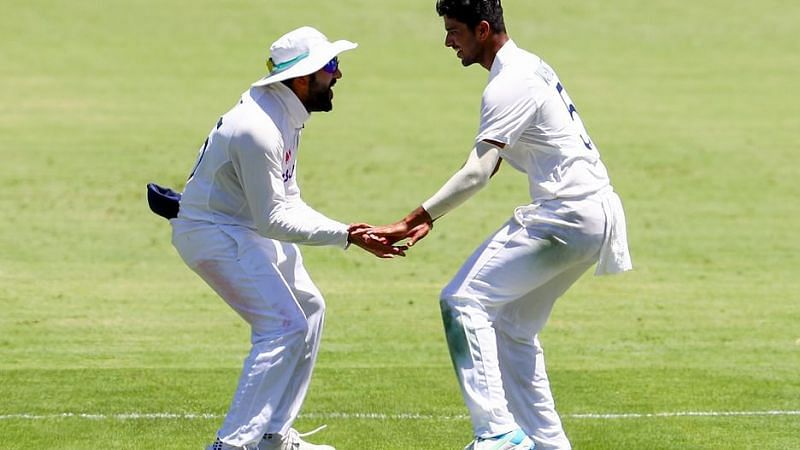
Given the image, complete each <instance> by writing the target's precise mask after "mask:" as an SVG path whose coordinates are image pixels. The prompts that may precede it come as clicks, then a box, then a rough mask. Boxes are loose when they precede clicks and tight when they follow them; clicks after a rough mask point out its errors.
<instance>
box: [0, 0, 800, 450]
mask: <svg viewBox="0 0 800 450" xmlns="http://www.w3.org/2000/svg"><path fill="white" fill-rule="evenodd" d="M433 3H434V2H433V1H432V0H431V1H424V2H373V1H366V0H362V1H357V0H347V1H339V2H322V1H305V2H294V4H292V3H278V2H271V1H245V0H228V1H222V2H211V1H195V2H188V1H185V0H163V1H158V2H156V1H152V0H143V1H137V2H125V1H119V0H110V1H105V2H99V1H95V2H92V1H78V0H76V1H70V2H67V1H57V0H47V1H44V0H32V1H26V2H12V3H10V4H7V5H4V7H3V14H2V15H0V156H1V157H2V158H0V161H2V162H1V163H0V183H2V189H1V190H0V211H2V214H1V215H0V217H2V220H1V221H0V302H2V313H0V398H2V400H0V436H2V442H0V447H2V448H4V449H6V448H8V449H33V448H57V449H89V448H97V447H102V448H115V449H149V448H160V449H188V448H202V446H203V445H204V444H205V443H207V442H208V441H210V440H211V438H212V436H213V433H214V431H215V429H216V427H217V425H218V423H219V421H220V419H219V418H210V419H202V418H198V419H179V418H174V419H128V420H120V419H114V418H107V419H95V420H90V419H85V418H78V417H64V418H54V417H53V415H58V414H62V413H76V414H78V413H87V414H100V415H107V416H113V415H115V414H127V413H139V414H159V413H175V414H215V415H221V414H223V413H224V411H225V410H226V408H227V404H228V401H229V399H230V396H231V394H232V392H233V389H234V387H235V383H236V378H237V376H238V373H239V369H240V365H241V361H242V359H243V358H244V357H245V355H246V352H247V349H248V345H247V340H248V332H247V329H246V327H245V326H244V325H243V324H242V322H241V321H240V320H239V319H238V318H237V317H236V316H235V315H234V313H233V312H231V311H230V310H229V309H228V308H227V307H226V306H225V305H224V304H223V303H222V301H220V300H219V299H217V298H216V297H215V296H214V295H213V294H212V293H211V292H210V290H209V289H208V288H207V287H206V286H205V285H204V284H203V283H202V282H201V281H200V280H199V279H198V278H196V277H195V276H194V275H193V274H192V273H190V272H189V270H188V269H187V268H186V267H185V266H184V265H183V263H182V262H181V261H180V260H179V258H178V257H177V255H176V254H175V252H174V250H173V249H172V248H171V247H170V244H169V228H168V226H167V224H166V223H165V222H163V221H162V220H161V219H159V218H157V217H155V216H153V215H151V214H150V213H149V211H148V210H147V207H146V204H145V201H144V184H145V183H146V182H148V181H151V180H156V181H159V182H163V183H165V184H171V185H172V186H174V187H177V188H181V187H182V185H183V184H182V183H183V180H184V179H185V177H186V174H187V173H188V171H189V170H190V167H191V165H192V163H193V161H194V157H195V154H196V151H197V148H199V146H200V144H201V143H202V141H203V139H204V138H205V136H206V134H207V132H208V130H209V129H210V128H211V126H212V125H213V124H214V123H215V121H216V118H217V117H218V116H219V115H220V114H221V113H223V112H224V111H226V110H227V109H228V108H229V107H230V106H231V105H233V103H234V102H235V101H236V98H237V97H238V95H239V94H240V93H241V92H242V91H243V90H244V89H245V88H246V86H247V85H248V83H249V82H251V81H252V80H255V79H256V78H258V77H259V76H260V75H261V73H262V67H263V59H264V57H265V52H266V49H267V47H268V45H269V43H270V42H272V41H273V40H274V39H275V38H276V37H277V36H279V35H280V34H282V33H283V32H285V31H288V30H289V29H291V28H294V27H297V26H300V25H304V24H310V25H314V26H317V27H318V28H320V29H321V30H322V31H323V32H325V33H326V34H327V35H328V36H329V37H331V38H348V39H351V40H354V41H357V42H359V43H360V44H361V45H360V47H359V49H358V50H356V51H354V52H349V53H347V54H345V55H344V56H343V58H342V70H343V73H344V78H343V79H342V80H341V82H340V83H339V84H338V85H337V87H336V99H335V111H334V112H333V113H332V114H315V115H314V117H313V118H312V119H311V121H310V122H309V123H308V125H307V127H306V131H305V134H304V141H303V146H302V157H301V163H300V166H299V167H300V170H299V177H300V183H301V185H302V186H303V192H304V197H305V198H306V200H307V201H308V202H309V203H310V204H312V205H313V206H315V207H317V208H318V209H320V210H321V211H323V212H325V213H326V214H329V215H330V216H332V217H335V218H338V219H340V220H343V221H356V220H359V221H360V220H364V221H369V222H375V223H381V222H387V221H390V220H395V219H396V218H398V217H400V216H402V215H403V214H405V213H406V212H407V211H408V210H409V209H411V208H413V207H415V206H416V205H417V204H418V203H419V202H420V201H422V200H424V199H425V198H427V196H428V195H430V194H431V193H432V192H433V191H434V190H435V189H436V188H437V187H438V186H439V185H440V184H441V183H442V182H443V181H444V180H445V179H446V178H447V177H448V176H449V175H450V174H451V173H452V171H453V170H455V169H456V168H457V167H458V166H459V165H460V163H461V161H462V160H463V158H464V157H465V155H466V152H467V151H468V150H469V147H470V145H471V142H472V137H473V135H474V132H475V128H476V125H477V110H478V104H479V96H480V92H481V90H482V88H483V86H484V83H485V79H486V72H485V71H483V70H482V69H480V68H477V67H472V68H469V69H464V68H462V67H461V66H460V64H459V62H458V60H457V59H456V58H455V56H454V55H453V52H452V51H451V50H449V49H446V48H444V46H443V45H442V42H443V38H444V32H443V30H442V25H441V20H440V19H439V18H438V17H437V16H436V15H435V12H434V10H433ZM504 3H505V5H504V6H505V9H506V20H507V25H508V27H509V31H510V34H511V36H512V37H513V38H514V39H515V40H516V41H517V43H518V44H519V45H520V46H522V47H523V48H526V49H528V50H531V51H533V52H535V53H537V54H539V55H540V56H542V57H544V58H545V59H546V60H548V61H549V62H550V63H551V65H553V66H554V67H555V68H556V70H557V71H558V72H559V74H560V76H561V78H562V81H563V82H564V84H565V85H566V86H567V88H568V89H569V91H570V94H571V96H572V97H573V99H575V101H576V104H577V106H578V109H579V111H580V113H581V116H582V118H583V119H584V121H585V123H586V124H587V128H588V129H589V132H590V133H591V135H592V138H593V140H594V141H595V142H596V143H597V144H598V145H599V147H600V149H601V152H602V154H603V158H604V160H605V162H606V164H607V166H608V167H609V170H610V172H611V175H612V180H613V182H614V185H615V187H616V189H617V191H619V192H620V193H621V195H622V198H623V200H624V202H625V206H626V210H627V213H628V220H629V223H628V224H629V233H630V240H631V247H632V251H633V256H634V263H635V265H636V270H635V271H634V272H632V273H629V274H626V275H623V276H619V277H610V278H594V277H591V276H589V275H587V276H586V277H584V279H582V280H581V281H580V282H579V283H578V284H577V285H576V286H575V287H574V288H573V289H572V290H571V291H570V292H568V294H567V295H566V296H565V297H564V298H563V299H561V300H560V301H559V303H558V304H557V307H556V309H555V311H554V313H553V316H552V318H551V321H550V323H549V324H548V327H547V328H546V330H545V332H544V333H543V334H542V340H543V343H544V346H545V349H546V352H547V355H548V369H549V373H550V376H551V381H552V384H553V390H554V393H555V396H556V402H557V406H558V408H559V411H560V412H561V413H562V415H563V416H564V423H565V427H566V430H567V433H568V434H569V436H570V438H571V439H572V441H573V444H574V446H575V448H576V449H667V448H677V447H680V448H691V449H709V450H711V449H733V448H759V449H776V450H777V449H794V448H800V438H799V437H798V436H800V416H796V415H794V416H793V415H782V416H774V417H773V416H734V417H727V416H721V417H720V416H712V417H643V418H638V419H597V418H595V419H588V418H582V417H581V416H580V415H581V414H603V413H642V414H647V413H661V412H667V413H669V412H682V411H797V410H800V327H798V323H800V306H798V300H800V298H798V297H800V295H799V293H800V281H798V280H799V278H800V277H798V267H800V257H798V254H800V244H798V242H800V240H798V239H797V234H796V228H797V224H798V223H799V221H800V207H798V205H799V204H800V203H798V201H797V195H798V193H800V191H798V188H797V180H798V175H800V169H798V166H797V162H796V153H797V150H798V147H800V145H799V144H800V138H798V134H797V130H798V129H800V107H798V105H797V98H798V95H800V90H799V89H798V85H797V80H798V79H800V62H798V59H797V55H798V54H800V41H798V40H797V36H796V34H797V33H796V24H797V23H798V20H800V7H799V6H798V4H797V3H796V2H791V1H785V0H765V1H764V2H759V3H758V4H756V3H752V2H733V3H731V2H722V1H719V0H711V1H707V2H701V3H698V2H691V3H689V2H685V1H681V2H668V1H663V0H657V1H651V2H647V3H646V4H642V3H641V2H633V1H628V0H613V1H609V2H601V3H598V2H588V1H575V2H567V3H563V2H562V3H547V2H530V1H523V0H507V1H506V2H504ZM526 191H527V189H526V186H525V180H524V177H523V176H522V175H520V174H518V173H514V172H513V170H512V169H510V167H507V166H506V167H505V168H504V169H503V170H502V171H501V172H500V173H499V174H498V175H497V176H496V177H495V179H494V180H493V182H492V183H491V184H490V186H489V187H488V188H487V189H486V190H485V191H484V192H481V193H480V194H479V196H478V197H477V198H475V199H474V200H472V201H471V202H470V203H469V204H467V205H465V206H464V207H462V208H461V209H459V210H457V211H455V212H453V213H451V214H450V215H448V216H447V217H446V218H444V219H443V220H441V221H440V222H439V223H437V227H436V229H435V231H434V233H433V234H432V235H431V236H430V237H428V238H427V239H426V240H425V241H424V242H423V243H422V244H421V245H420V246H419V247H417V248H415V249H414V251H413V252H412V253H411V254H410V255H409V257H408V258H406V259H405V260H396V261H379V260H377V259H373V258H371V257H369V256H367V255H366V254H360V253H358V252H357V251H356V250H352V251H348V252H346V253H343V252H340V251H337V250H334V249H324V248H323V249H319V248H306V249H304V255H305V257H306V260H307V266H308V268H309V271H310V272H311V274H312V276H313V277H314V279H315V281H316V282H317V284H318V285H319V287H320V288H321V289H322V291H323V293H324V294H325V295H326V299H327V301H328V307H329V314H328V319H327V328H326V332H325V335H324V337H323V346H322V351H321V353H320V358H319V362H318V365H317V371H316V374H315V377H314V381H313V383H312V386H311V391H310V393H309V397H308V399H307V402H306V405H305V408H304V411H303V414H304V416H303V417H301V419H300V420H299V421H298V423H297V426H298V428H300V429H308V428H311V427H314V426H316V425H317V424H319V423H323V422H324V423H327V424H328V425H329V428H328V430H326V431H325V432H324V433H322V434H320V435H319V437H318V438H317V439H316V440H317V441H321V442H322V441H324V442H327V443H330V444H333V445H335V446H337V448H339V449H342V450H346V449H392V450H401V449H408V450H420V449H422V450H437V449H453V448H460V446H462V445H464V444H465V443H466V442H467V441H468V440H469V439H470V437H469V435H470V427H469V423H468V419H466V417H465V414H466V410H465V408H464V407H463V405H462V402H461V399H460V396H459V394H458V390H457V386H456V382H455V379H454V377H453V375H452V369H451V367H450V362H449V358H448V356H447V350H446V347H445V343H444V339H443V336H442V332H441V327H440V323H439V322H440V319H439V312H438V303H437V294H438V291H439V289H440V288H441V286H443V285H444V284H445V283H446V282H447V280H448V279H449V278H450V276H452V274H453V273H454V272H455V271H456V270H457V268H458V266H459V264H460V263H461V262H462V261H463V259H464V258H465V257H466V256H467V255H468V254H469V253H470V251H471V250H472V249H473V248H474V247H475V246H476V245H477V244H478V243H479V242H480V241H481V240H482V239H483V238H484V237H485V236H486V235H487V234H488V233H489V232H491V231H492V230H494V228H495V227H496V226H498V225H499V224H500V223H502V222H503V221H504V220H505V219H506V218H507V217H508V216H509V214H510V212H511V210H512V208H513V207H514V206H516V205H518V204H522V203H524V202H525V201H526V195H525V192H526ZM25 414H27V415H33V416H40V417H44V418H40V419H31V418H21V417H20V416H19V415H25ZM364 414H367V415H368V414H374V415H378V416H380V415H384V416H385V418H384V419H379V418H376V417H377V416H363V415H364ZM414 415H417V416H416V417H414ZM359 417H361V418H359ZM382 417H383V416H382Z"/></svg>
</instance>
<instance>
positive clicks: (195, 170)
mask: <svg viewBox="0 0 800 450" xmlns="http://www.w3.org/2000/svg"><path fill="white" fill-rule="evenodd" d="M221 126H222V117H220V118H219V121H218V122H217V126H216V127H214V129H213V130H211V133H210V134H209V135H208V137H207V138H206V141H205V142H203V146H202V147H201V148H200V152H199V155H197V162H196V163H194V168H193V169H192V173H191V174H189V179H190V180H191V179H192V177H193V176H194V174H195V173H196V172H197V168H198V167H200V162H201V161H202V160H203V156H205V154H206V149H208V143H209V142H210V141H211V139H212V136H214V132H215V131H217V130H219V127H221Z"/></svg>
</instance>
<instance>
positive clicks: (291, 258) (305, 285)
mask: <svg viewBox="0 0 800 450" xmlns="http://www.w3.org/2000/svg"><path fill="white" fill-rule="evenodd" d="M280 246H281V253H282V255H283V258H282V259H281V262H280V263H279V264H278V268H279V270H280V271H281V273H282V274H283V276H284V278H285V279H286V281H287V283H288V285H289V286H290V288H291V290H292V293H293V294H294V297H295V299H297V302H298V304H299V305H300V307H301V308H302V309H303V311H304V312H305V315H306V317H309V316H311V315H313V314H317V313H322V312H324V310H325V301H324V300H323V297H322V293H321V292H320V290H319V288H317V286H316V285H315V284H314V281H313V280H312V279H311V276H310V275H309V274H308V271H307V270H306V268H305V266H304V265H303V256H302V254H301V253H300V249H299V248H298V246H297V245H295V244H290V243H285V242H283V243H280Z"/></svg>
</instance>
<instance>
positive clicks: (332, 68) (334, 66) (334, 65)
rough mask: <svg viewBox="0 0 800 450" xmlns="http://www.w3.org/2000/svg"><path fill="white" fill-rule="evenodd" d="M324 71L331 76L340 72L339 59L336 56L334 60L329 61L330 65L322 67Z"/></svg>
mask: <svg viewBox="0 0 800 450" xmlns="http://www.w3.org/2000/svg"><path fill="white" fill-rule="evenodd" d="M322 70H324V71H325V72H328V73H330V74H334V73H336V71H337V70H339V57H338V56H334V57H333V59H332V60H330V61H328V63H327V64H325V66H323V67H322Z"/></svg>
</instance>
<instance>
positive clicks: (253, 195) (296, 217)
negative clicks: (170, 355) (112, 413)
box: [170, 27, 403, 450]
mask: <svg viewBox="0 0 800 450" xmlns="http://www.w3.org/2000/svg"><path fill="white" fill-rule="evenodd" d="M354 48H356V44H354V43H352V42H349V41H344V40H341V41H335V42H330V41H328V39H327V38H326V37H325V35H323V34H322V33H320V32H319V31H317V30H315V29H314V28H311V27H302V28H298V29H296V30H294V31H291V32H289V33H287V34H285V35H284V36H282V37H281V38H279V39H278V40H277V41H275V43H274V44H272V46H271V48H270V58H269V61H268V65H267V67H268V70H269V73H268V74H267V75H266V76H265V77H263V78H262V79H260V80H258V81H256V82H255V83H253V84H252V86H251V87H250V89H249V90H248V91H246V92H245V93H243V94H242V96H241V98H240V99H239V100H238V102H237V104H236V105H235V106H234V107H233V108H232V109H231V110H230V111H228V112H227V113H225V114H224V115H223V116H222V117H221V118H220V119H219V120H218V121H217V122H216V125H215V126H214V128H213V129H212V130H211V133H210V134H209V136H208V138H207V139H206V140H205V143H204V144H203V146H202V148H201V149H200V153H199V156H198V158H197V162H196V163H195V166H194V169H193V170H192V172H191V175H190V176H189V180H188V182H187V184H186V188H185V190H184V192H183V195H182V196H181V197H180V204H179V209H178V213H177V217H173V218H171V220H170V222H171V224H172V228H173V236H172V242H173V245H174V246H175V248H176V249H177V250H178V253H179V254H180V255H181V257H182V258H183V260H184V261H185V262H186V264H187V265H188V266H189V267H190V268H191V269H192V270H193V271H195V272H196V273H197V274H198V275H199V276H200V277H201V278H202V279H203V280H205V282H206V283H208V285H209V286H211V288H213V289H214V290H215V291H216V292H217V294H219V296H220V297H222V298H223V299H224V300H225V302H226V303H227V304H228V305H230V307H231V308H233V309H234V311H236V312H237V313H238V314H239V315H240V316H241V317H242V318H243V319H244V320H245V321H247V323H248V324H249V325H250V327H251V343H252V348H251V351H250V355H249V356H248V357H247V358H246V359H245V361H244V367H243V370H242V374H241V377H240V379H239V384H238V387H237V389H236V393H235V394H234V397H233V401H232V403H231V405H230V409H229V410H228V413H227V415H226V417H225V420H224V422H223V424H222V426H221V427H220V429H219V430H218V432H217V438H216V442H215V443H214V444H211V445H210V446H209V447H208V449H209V450H232V449H258V450H267V449H280V450H289V449H292V450H333V447H330V446H327V445H314V444H310V443H308V442H306V441H305V440H303V439H302V437H303V435H301V434H299V433H298V432H297V431H296V430H294V429H293V428H292V424H293V422H294V420H295V418H296V417H297V415H298V413H299V411H300V407H301V406H302V404H303V400H304V398H305V395H306V392H307V390H308V385H309V382H310V379H311V373H312V370H313V368H314V363H315V361H316V357H317V352H318V350H319V342H320V335H321V332H322V325H323V317H324V313H325V302H324V300H323V298H322V295H321V294H320V292H319V290H318V289H317V287H316V286H315V285H314V283H313V282H312V281H311V278H310V277H309V275H308V273H307V272H306V269H305V268H304V267H303V259H302V257H301V255H300V251H299V248H298V247H297V245H295V244H307V245H331V246H336V247H340V248H347V246H348V244H349V243H353V244H355V245H357V246H359V247H361V248H363V249H365V250H367V251H369V252H371V253H373V254H375V255H376V256H379V257H393V256H402V255H403V248H402V247H393V246H390V245H386V244H385V243H382V242H381V241H380V240H375V239H370V238H366V239H365V238H364V236H361V235H358V236H356V235H354V234H353V232H352V231H353V230H355V229H357V228H358V226H359V225H357V224H354V225H350V226H348V225H345V224H343V223H340V222H337V221H335V220H332V219H329V218H327V217H325V216H324V215H322V214H321V213H319V212H317V211H315V210H314V209H312V208H311V207H309V206H308V205H307V204H306V203H305V202H303V200H302V199H301V197H300V188H299V186H298V185H297V181H296V180H297V159H298V150H299V148H298V146H299V143H300V132H301V130H302V128H303V124H304V123H305V122H306V120H308V118H309V117H310V114H311V112H314V111H330V110H331V109H332V108H333V103H332V99H333V92H332V90H331V89H332V88H333V86H334V85H335V84H336V82H337V80H339V79H340V78H341V77H342V73H341V71H340V70H339V62H338V58H337V56H338V55H339V54H340V53H341V52H343V51H346V50H351V49H354ZM361 226H363V224H362V225H361ZM208 332H209V333H213V332H214V325H213V324H210V325H209V328H208Z"/></svg>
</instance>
